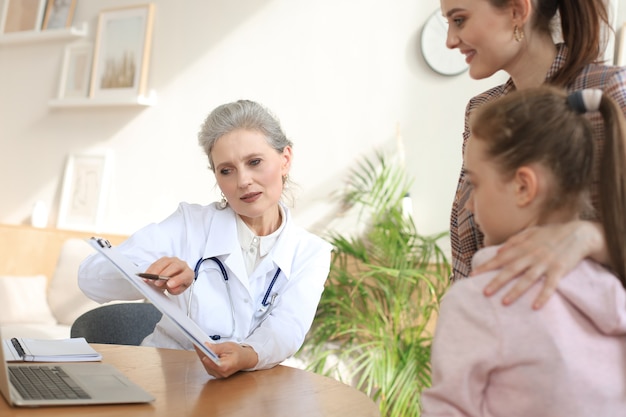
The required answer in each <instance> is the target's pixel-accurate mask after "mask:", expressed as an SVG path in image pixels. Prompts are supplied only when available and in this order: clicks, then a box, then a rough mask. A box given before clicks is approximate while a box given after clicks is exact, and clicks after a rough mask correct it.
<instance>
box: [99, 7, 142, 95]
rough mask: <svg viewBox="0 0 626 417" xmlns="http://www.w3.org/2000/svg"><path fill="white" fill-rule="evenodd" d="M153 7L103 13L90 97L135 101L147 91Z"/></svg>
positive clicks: (129, 8)
mask: <svg viewBox="0 0 626 417" xmlns="http://www.w3.org/2000/svg"><path fill="white" fill-rule="evenodd" d="M153 20H154V4H153V3H148V4H144V5H139V6H131V7H125V8H120V9H108V10H102V11H101V12H100V14H99V17H98V29H97V32H96V42H95V47H94V53H93V65H92V70H91V71H92V72H91V86H90V89H89V97H91V98H95V99H99V98H101V99H113V100H124V99H131V100H132V99H136V98H137V97H138V96H141V95H143V94H144V93H145V91H146V84H147V78H148V67H149V60H150V44H151V38H152V25H153Z"/></svg>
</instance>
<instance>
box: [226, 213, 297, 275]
mask: <svg viewBox="0 0 626 417" xmlns="http://www.w3.org/2000/svg"><path fill="white" fill-rule="evenodd" d="M278 207H279V208H280V219H281V220H280V226H279V227H278V229H276V231H274V232H273V233H271V234H269V235H267V236H257V235H256V234H255V233H254V232H253V231H252V229H250V227H249V226H248V225H247V224H246V223H245V222H244V221H243V220H242V219H241V217H240V216H237V237H238V239H239V243H240V244H241V253H242V255H243V260H244V262H245V264H246V271H247V272H248V276H249V275H250V274H252V271H254V269H255V268H256V267H257V266H258V265H259V263H260V262H261V259H263V258H264V257H265V256H266V255H267V254H268V253H269V252H270V250H271V249H272V247H274V243H276V240H277V239H278V236H280V233H281V232H282V231H283V229H284V228H285V210H284V209H283V207H282V206H278Z"/></svg>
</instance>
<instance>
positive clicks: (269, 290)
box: [187, 256, 280, 340]
mask: <svg viewBox="0 0 626 417" xmlns="http://www.w3.org/2000/svg"><path fill="white" fill-rule="evenodd" d="M208 260H211V261H213V262H215V263H216V264H217V266H218V267H219V268H220V271H221V272H222V278H223V279H224V286H225V287H226V293H227V294H228V303H229V304H230V319H231V331H230V335H228V336H221V335H219V334H214V335H211V336H209V337H210V338H211V339H212V340H220V339H222V338H227V339H230V338H232V337H233V336H234V335H235V304H234V303H233V296H232V295H231V293H230V282H229V281H228V272H226V268H225V267H224V264H223V263H222V261H220V260H219V259H217V258H216V257H215V256H211V257H209V258H200V259H198V262H196V266H195V267H194V268H193V283H192V284H191V289H190V292H189V301H188V302H187V317H190V314H191V299H192V298H193V288H194V286H195V284H196V280H197V279H198V273H199V272H200V266H201V265H202V263H203V262H204V261H208ZM278 275H280V268H278V269H277V270H276V273H275V274H274V278H272V281H271V282H270V285H269V286H268V287H267V291H265V295H264V296H263V300H262V301H261V306H262V307H263V308H262V310H263V311H264V312H265V313H267V312H268V307H269V306H270V305H272V304H273V303H274V300H275V299H276V295H277V294H273V295H272V296H271V298H270V294H271V293H272V289H273V288H274V284H275V283H276V280H277V279H278Z"/></svg>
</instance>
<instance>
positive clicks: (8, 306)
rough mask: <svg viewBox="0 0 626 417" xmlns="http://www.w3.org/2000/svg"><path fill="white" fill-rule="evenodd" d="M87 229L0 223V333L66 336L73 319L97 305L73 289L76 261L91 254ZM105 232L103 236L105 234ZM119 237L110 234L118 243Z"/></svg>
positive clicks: (53, 337)
mask: <svg viewBox="0 0 626 417" xmlns="http://www.w3.org/2000/svg"><path fill="white" fill-rule="evenodd" d="M85 236H90V234H88V233H83V232H73V231H61V230H56V229H36V228H31V227H27V226H9V225H1V226H0V248H2V251H1V253H2V256H0V327H1V329H2V337H3V338H5V339H6V338H9V337H26V338H39V339H59V338H67V337H70V328H71V325H72V323H73V322H74V320H75V319H76V318H77V317H78V316H80V315H81V314H83V313H84V312H86V311H88V310H91V309H93V308H95V307H98V306H99V305H100V304H98V303H96V302H95V301H92V300H90V299H88V298H87V297H86V296H85V295H84V294H83V293H82V291H81V290H80V289H79V288H78V283H77V273H78V266H79V265H80V263H81V262H82V260H83V259H85V258H86V257H87V256H88V255H89V254H91V253H93V251H94V249H93V248H91V246H89V245H88V244H87V243H86V242H85V241H84V239H85ZM107 237H109V236H107ZM124 238H125V237H122V236H115V237H114V238H113V240H112V241H115V242H120V241H121V240H123V239H124Z"/></svg>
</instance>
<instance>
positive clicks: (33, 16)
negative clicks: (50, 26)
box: [0, 0, 46, 33]
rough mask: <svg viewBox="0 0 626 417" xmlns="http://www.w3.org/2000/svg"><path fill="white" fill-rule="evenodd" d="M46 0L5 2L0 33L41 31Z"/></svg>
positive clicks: (9, 0) (5, 0)
mask: <svg viewBox="0 0 626 417" xmlns="http://www.w3.org/2000/svg"><path fill="white" fill-rule="evenodd" d="M45 7H46V0H4V5H3V7H2V16H0V33H12V32H22V31H25V30H39V29H40V28H41V20H42V18H43V13H44V9H45Z"/></svg>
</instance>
